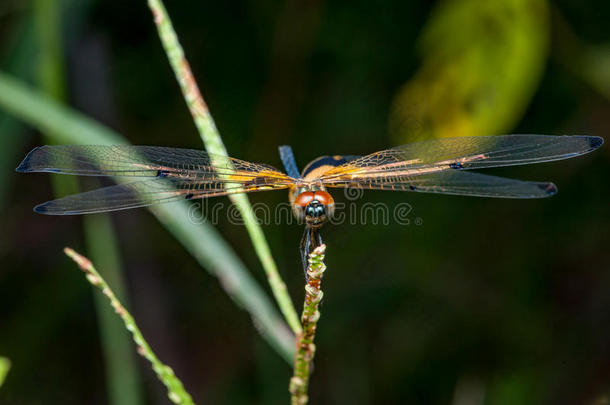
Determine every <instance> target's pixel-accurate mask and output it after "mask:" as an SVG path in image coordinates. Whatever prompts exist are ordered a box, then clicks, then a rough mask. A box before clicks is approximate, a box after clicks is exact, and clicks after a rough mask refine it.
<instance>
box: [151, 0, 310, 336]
mask: <svg viewBox="0 0 610 405" xmlns="http://www.w3.org/2000/svg"><path fill="white" fill-rule="evenodd" d="M148 7H149V8H150V10H151V11H152V14H153V17H154V21H155V25H156V26H157V30H158V32H159V38H160V39H161V43H162V44H163V48H164V49H165V53H166V54H167V57H168V59H169V62H170V65H171V66H172V69H173V70H174V74H175V75H176V79H177V80H178V83H179V84H180V89H181V90H182V94H183V96H184V100H185V101H186V104H187V106H188V108H189V110H190V112H191V115H192V116H193V120H194V122H195V126H196V127H197V130H198V131H199V135H200V136H201V139H202V140H203V143H204V144H205V147H206V150H207V151H208V152H210V153H212V154H214V155H216V156H215V158H216V159H214V157H213V161H212V163H213V164H214V165H215V166H222V167H227V166H231V163H230V161H229V160H228V159H227V157H228V155H227V149H226V148H225V146H224V144H223V142H222V139H221V137H220V134H219V133H218V129H217V128H216V124H215V123H214V119H213V118H212V115H211V114H210V111H209V110H208V107H207V105H206V103H205V101H204V99H203V96H202V95H201V92H200V91H199V86H198V85H197V82H196V81H195V78H194V76H193V72H192V70H191V67H190V65H189V63H188V61H187V59H186V57H185V55H184V50H183V49H182V46H181V45H180V42H179V41H178V36H177V35H176V32H175V30H174V27H173V25H172V21H171V19H170V17H169V15H168V13H167V10H166V9H165V6H164V5H163V2H162V1H161V0H148ZM229 198H230V199H231V201H232V202H233V204H235V206H236V207H237V209H238V210H239V212H240V214H241V216H242V218H243V220H244V225H245V226H246V229H247V231H248V234H249V235H250V238H251V239H252V244H253V246H254V250H255V251H256V254H257V255H258V257H259V259H260V261H261V263H262V265H263V269H264V270H265V274H266V275H267V281H268V282H269V286H270V287H271V290H272V292H273V295H274V297H275V299H276V301H277V303H278V305H279V307H280V311H281V312H282V314H283V315H284V318H285V319H286V322H287V323H288V325H289V326H290V328H291V329H292V331H293V332H294V333H295V334H296V335H298V334H299V333H301V331H302V329H301V324H300V323H299V319H298V316H297V312H296V310H295V308H294V305H293V303H292V300H291V299H290V295H288V290H287V289H286V284H285V283H284V281H283V280H282V278H281V276H280V274H279V272H278V270H277V265H276V264H275V261H274V260H273V256H272V255H271V249H270V248H269V245H268V244H267V240H266V239H265V235H264V234H263V231H262V229H261V227H260V225H259V223H258V220H257V218H256V215H255V214H254V211H253V210H252V206H251V205H250V201H249V200H248V197H247V196H246V195H245V194H233V195H229Z"/></svg>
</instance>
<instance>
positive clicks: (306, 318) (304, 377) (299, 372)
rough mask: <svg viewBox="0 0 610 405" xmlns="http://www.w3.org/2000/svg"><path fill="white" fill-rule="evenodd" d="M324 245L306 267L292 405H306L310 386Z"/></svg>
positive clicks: (323, 267) (323, 268) (315, 251)
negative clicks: (301, 326) (301, 328)
mask: <svg viewBox="0 0 610 405" xmlns="http://www.w3.org/2000/svg"><path fill="white" fill-rule="evenodd" d="M325 252H326V245H324V244H323V245H320V246H318V247H317V248H315V249H314V251H313V252H311V253H310V255H309V258H308V263H309V264H308V266H307V276H308V280H307V284H305V303H304V305H303V315H302V316H301V322H302V324H303V332H302V333H300V334H299V335H298V336H297V348H296V352H295V355H294V371H293V372H294V374H293V377H292V378H291V379H290V386H289V391H290V394H291V404H292V405H305V404H306V403H307V401H308V399H309V398H308V396H307V388H308V386H309V375H310V373H311V364H312V361H313V358H314V355H315V353H316V346H315V344H314V342H313V341H314V338H315V336H316V328H317V325H318V320H319V319H320V311H319V310H318V306H319V305H320V301H322V296H323V295H324V294H323V293H322V289H321V282H322V276H323V275H324V271H325V270H326V265H325V264H324V254H325Z"/></svg>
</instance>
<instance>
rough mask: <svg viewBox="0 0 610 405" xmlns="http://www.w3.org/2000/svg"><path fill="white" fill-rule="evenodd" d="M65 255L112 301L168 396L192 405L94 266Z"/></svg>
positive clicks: (70, 252)
mask: <svg viewBox="0 0 610 405" xmlns="http://www.w3.org/2000/svg"><path fill="white" fill-rule="evenodd" d="M64 253H65V254H66V255H67V256H68V257H70V258H71V259H72V260H74V262H75V263H76V264H77V265H78V266H79V267H80V269H81V270H82V271H83V272H85V275H86V276H87V280H88V281H89V282H90V283H91V285H93V286H94V287H97V288H98V289H99V290H100V291H101V292H102V293H103V294H104V295H105V296H106V298H108V300H109V301H110V305H111V306H112V308H113V309H114V311H115V312H116V313H117V314H118V315H119V316H120V317H121V319H122V320H123V323H124V324H125V329H127V330H128V331H129V332H131V334H132V336H133V341H134V343H135V344H136V345H137V346H138V353H139V354H140V355H141V356H142V357H144V358H145V359H146V360H148V361H149V362H150V364H151V366H152V369H153V370H154V372H155V373H156V374H157V377H158V378H159V380H161V382H162V383H163V384H164V385H165V386H166V387H167V394H168V397H169V399H171V400H172V402H174V403H176V404H183V405H192V404H194V403H193V400H192V398H191V396H190V395H189V393H188V392H186V390H185V389H184V386H183V385H182V382H181V381H180V380H179V379H178V377H176V375H175V374H174V371H173V370H172V369H171V368H170V367H168V366H166V365H165V364H163V363H162V362H161V361H160V360H159V359H158V358H157V355H155V353H154V352H153V351H152V349H151V348H150V346H149V344H148V342H146V340H145V339H144V336H143V335H142V332H140V329H139V328H138V325H136V321H135V319H133V316H131V314H130V313H129V312H128V311H127V310H126V309H125V307H124V306H123V304H121V302H120V301H119V300H118V299H117V297H116V295H114V292H113V291H112V289H111V288H110V286H109V285H108V284H107V283H106V281H105V280H104V279H103V278H102V276H101V275H100V274H99V273H98V272H97V270H96V269H95V267H94V266H93V264H92V263H91V262H90V261H89V259H87V258H86V257H84V256H81V255H79V254H78V253H76V252H75V251H74V250H72V249H70V248H65V249H64Z"/></svg>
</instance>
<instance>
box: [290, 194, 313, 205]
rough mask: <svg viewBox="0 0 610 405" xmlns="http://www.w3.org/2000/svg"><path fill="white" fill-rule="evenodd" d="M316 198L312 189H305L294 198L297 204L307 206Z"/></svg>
mask: <svg viewBox="0 0 610 405" xmlns="http://www.w3.org/2000/svg"><path fill="white" fill-rule="evenodd" d="M313 199H314V194H313V193H312V192H311V191H305V192H303V193H301V194H299V195H298V196H297V198H295V199H294V203H295V205H298V206H299V207H306V206H307V205H309V203H310V202H311V201H312V200H313Z"/></svg>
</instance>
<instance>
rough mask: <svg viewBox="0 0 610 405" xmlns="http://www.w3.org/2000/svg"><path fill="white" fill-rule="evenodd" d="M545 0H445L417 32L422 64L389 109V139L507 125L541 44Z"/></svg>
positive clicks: (525, 99)
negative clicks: (418, 33)
mask: <svg viewBox="0 0 610 405" xmlns="http://www.w3.org/2000/svg"><path fill="white" fill-rule="evenodd" d="M547 8H548V6H547V4H546V0H498V1H485V2H482V1H479V0H460V1H458V0H445V1H443V2H441V3H440V5H439V6H437V8H436V9H435V10H434V11H433V13H432V15H431V17H430V19H429V21H428V22H427V24H426V27H425V28H424V32H423V33H422V35H421V37H420V42H419V49H420V53H421V54H422V58H423V61H422V65H421V67H420V68H419V70H418V71H417V73H416V74H415V76H414V77H413V78H412V79H411V80H410V81H409V82H407V84H406V85H405V86H404V87H403V88H402V89H401V90H400V91H399V93H398V94H397V96H396V98H395V100H394V105H393V109H392V112H391V116H390V129H391V131H392V134H393V135H394V138H395V140H396V141H397V143H405V142H409V141H412V140H414V139H418V138H422V139H425V138H431V137H439V138H444V137H451V136H472V135H493V134H499V133H505V132H506V131H509V130H510V129H511V128H512V127H513V126H514V125H515V124H516V123H517V122H518V120H519V119H520V118H521V116H522V115H523V112H524V111H525V109H526V108H527V106H528V103H529V101H530V100H531V98H532V96H533V94H534V91H535V90H536V88H537V86H538V83H539V81H540V78H541V76H542V71H543V69H544V66H545V63H546V59H547V55H548V48H549V32H550V28H549V21H548V10H547Z"/></svg>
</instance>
